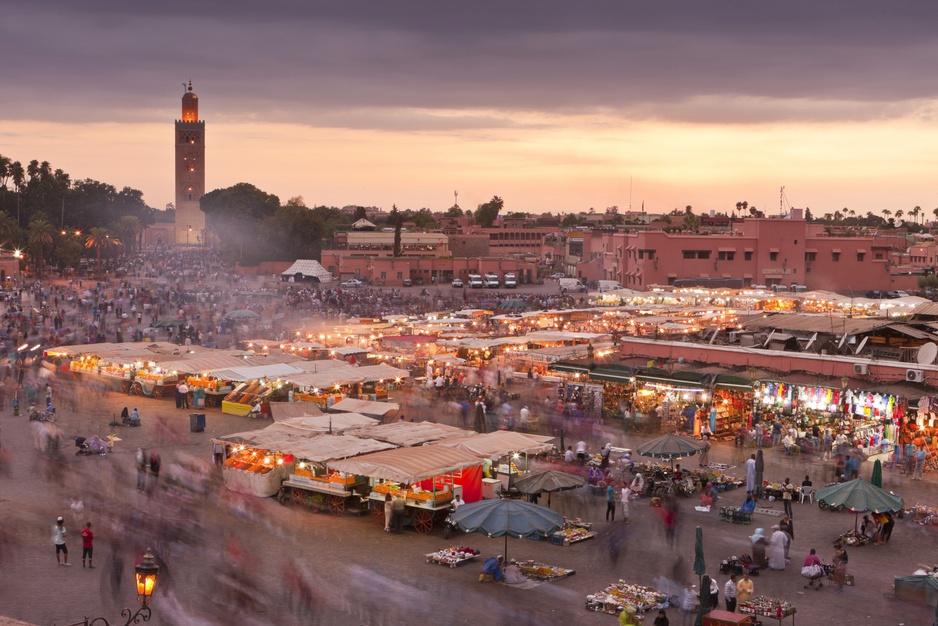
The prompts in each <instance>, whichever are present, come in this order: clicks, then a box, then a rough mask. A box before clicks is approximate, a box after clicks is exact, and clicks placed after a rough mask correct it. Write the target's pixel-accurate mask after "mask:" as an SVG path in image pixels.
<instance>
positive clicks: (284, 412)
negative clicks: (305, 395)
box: [270, 402, 322, 422]
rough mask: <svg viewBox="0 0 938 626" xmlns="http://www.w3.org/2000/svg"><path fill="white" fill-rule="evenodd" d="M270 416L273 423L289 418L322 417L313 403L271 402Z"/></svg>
mask: <svg viewBox="0 0 938 626" xmlns="http://www.w3.org/2000/svg"><path fill="white" fill-rule="evenodd" d="M270 415H271V417H273V419H274V421H275V422H282V421H284V420H288V419H290V418H291V417H307V416H309V417H313V416H316V415H322V411H320V410H319V407H318V406H316V404H315V403H313V402H271V403H270Z"/></svg>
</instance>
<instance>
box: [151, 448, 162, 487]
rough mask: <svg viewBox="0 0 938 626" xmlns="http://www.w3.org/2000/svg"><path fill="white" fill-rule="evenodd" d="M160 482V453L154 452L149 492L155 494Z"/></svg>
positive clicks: (152, 454)
mask: <svg viewBox="0 0 938 626" xmlns="http://www.w3.org/2000/svg"><path fill="white" fill-rule="evenodd" d="M159 480H160V453H159V452H157V451H156V450H154V451H153V452H151V453H150V484H149V492H150V493H153V491H154V490H155V489H156V485H157V483H158V482H159Z"/></svg>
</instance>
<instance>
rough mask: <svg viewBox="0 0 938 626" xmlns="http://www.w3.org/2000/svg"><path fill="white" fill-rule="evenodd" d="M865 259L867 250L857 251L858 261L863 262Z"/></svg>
mask: <svg viewBox="0 0 938 626" xmlns="http://www.w3.org/2000/svg"><path fill="white" fill-rule="evenodd" d="M864 260H866V253H865V252H857V261H859V262H860V263H862V262H863V261H864Z"/></svg>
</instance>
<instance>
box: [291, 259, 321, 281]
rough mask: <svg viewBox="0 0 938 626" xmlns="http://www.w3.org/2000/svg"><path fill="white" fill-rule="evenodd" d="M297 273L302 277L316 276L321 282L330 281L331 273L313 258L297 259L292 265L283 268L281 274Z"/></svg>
mask: <svg viewBox="0 0 938 626" xmlns="http://www.w3.org/2000/svg"><path fill="white" fill-rule="evenodd" d="M297 274H300V275H301V276H303V277H304V278H316V279H318V280H319V282H321V283H328V282H330V281H332V274H330V273H329V271H328V270H326V268H324V267H323V266H322V265H321V264H320V263H319V261H316V260H314V259H298V260H297V261H296V262H295V263H293V265H291V266H290V267H288V268H287V269H286V270H284V271H283V273H282V274H281V276H296V275H297Z"/></svg>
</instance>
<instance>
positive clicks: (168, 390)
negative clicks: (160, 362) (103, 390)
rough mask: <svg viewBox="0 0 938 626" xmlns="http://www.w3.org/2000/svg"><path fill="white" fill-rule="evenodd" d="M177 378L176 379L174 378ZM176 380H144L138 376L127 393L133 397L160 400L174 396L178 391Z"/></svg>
mask: <svg viewBox="0 0 938 626" xmlns="http://www.w3.org/2000/svg"><path fill="white" fill-rule="evenodd" d="M173 378H175V377H173ZM176 382H177V381H176V380H170V379H168V378H167V379H158V380H157V379H153V378H144V377H141V376H140V375H138V376H137V377H136V378H135V379H134V380H133V382H132V383H131V384H130V385H129V387H128V389H127V393H128V394H130V395H132V396H148V397H151V398H155V399H157V400H159V399H160V398H162V397H163V396H168V395H172V394H173V392H174V391H175V389H176Z"/></svg>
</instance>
